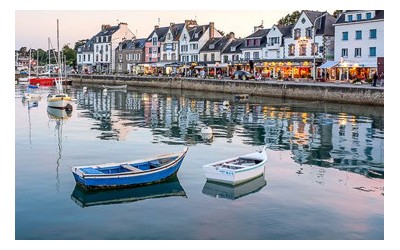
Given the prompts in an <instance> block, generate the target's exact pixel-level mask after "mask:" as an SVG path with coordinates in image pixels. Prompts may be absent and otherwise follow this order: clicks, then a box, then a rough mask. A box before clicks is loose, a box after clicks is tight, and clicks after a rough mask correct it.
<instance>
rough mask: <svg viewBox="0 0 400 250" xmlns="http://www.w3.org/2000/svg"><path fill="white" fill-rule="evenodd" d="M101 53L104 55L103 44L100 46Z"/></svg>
mask: <svg viewBox="0 0 400 250" xmlns="http://www.w3.org/2000/svg"><path fill="white" fill-rule="evenodd" d="M100 53H101V54H103V44H102V45H100Z"/></svg>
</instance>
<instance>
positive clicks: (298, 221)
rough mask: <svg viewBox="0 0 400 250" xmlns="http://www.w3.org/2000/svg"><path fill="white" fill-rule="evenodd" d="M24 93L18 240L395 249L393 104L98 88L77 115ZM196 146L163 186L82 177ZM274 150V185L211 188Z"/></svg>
mask: <svg viewBox="0 0 400 250" xmlns="http://www.w3.org/2000/svg"><path fill="white" fill-rule="evenodd" d="M25 91H26V86H23V85H16V87H15V239H16V240H37V239H40V240H213V239H217V240H383V239H384V115H383V114H384V112H383V107H373V106H357V105H345V104H329V103H323V102H306V101H295V100H281V99H274V98H267V97H254V96H248V98H247V96H237V97H236V96H232V95H229V94H217V93H205V92H204V93H202V92H194V91H182V90H163V89H160V90H155V89H145V88H136V87H135V88H128V89H127V90H111V89H109V90H108V91H105V90H104V89H103V88H102V87H101V86H93V85H88V87H87V89H83V88H82V87H81V86H68V87H67V89H66V92H67V93H69V94H70V95H71V96H72V97H73V98H74V99H76V100H75V101H74V104H73V111H72V112H71V113H69V112H65V111H62V112H61V111H54V110H48V108H47V102H46V96H47V95H48V94H49V93H52V92H54V91H55V90H54V89H52V88H42V89H41V90H40V91H41V93H42V98H41V99H40V100H24V99H23V98H22V97H23V93H24V92H25ZM224 101H226V102H225V103H224ZM227 102H229V105H223V104H226V103H227ZM204 126H210V127H211V128H212V131H213V133H212V135H204V134H201V129H202V127H204ZM185 146H188V147H189V151H188V153H187V155H186V158H185V159H184V161H183V163H182V166H181V168H180V169H179V171H178V173H177V176H176V177H174V178H171V179H168V180H167V181H165V182H162V183H159V184H154V185H148V186H141V187H133V188H127V189H118V190H102V191H87V190H85V189H83V188H81V187H79V186H76V183H75V180H74V178H73V175H72V173H71V170H70V167H71V166H79V165H89V164H101V163H106V162H122V161H129V160H134V159H141V158H146V157H149V156H154V155H159V154H164V153H169V152H178V151H180V150H182V149H183V148H184V147H185ZM263 146H267V154H268V162H267V164H266V166H265V170H264V175H263V176H261V177H258V178H256V179H254V180H252V181H250V182H247V183H244V184H242V185H238V186H229V185H223V184H219V183H215V182H209V181H206V179H205V177H204V174H203V172H202V168H201V166H202V165H204V164H207V163H210V162H215V161H218V160H223V159H226V158H230V157H234V156H237V155H242V154H246V153H251V152H254V151H255V150H258V149H261V148H262V147H263Z"/></svg>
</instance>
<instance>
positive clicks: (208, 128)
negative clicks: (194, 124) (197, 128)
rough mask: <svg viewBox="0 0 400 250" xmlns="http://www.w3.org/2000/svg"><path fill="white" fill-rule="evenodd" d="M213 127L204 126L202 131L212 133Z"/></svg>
mask: <svg viewBox="0 0 400 250" xmlns="http://www.w3.org/2000/svg"><path fill="white" fill-rule="evenodd" d="M212 132H213V131H212V128H211V127H210V126H206V127H202V128H201V133H202V134H212Z"/></svg>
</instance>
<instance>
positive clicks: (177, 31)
mask: <svg viewBox="0 0 400 250" xmlns="http://www.w3.org/2000/svg"><path fill="white" fill-rule="evenodd" d="M184 27H185V23H176V24H173V25H172V26H171V33H172V36H173V37H174V41H177V40H179V37H180V35H181V33H182V30H183V28H184Z"/></svg>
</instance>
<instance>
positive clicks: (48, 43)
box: [47, 37, 51, 77]
mask: <svg viewBox="0 0 400 250" xmlns="http://www.w3.org/2000/svg"><path fill="white" fill-rule="evenodd" d="M47 48H48V51H49V64H48V65H47V72H48V74H49V77H50V64H51V61H50V37H48V38H47Z"/></svg>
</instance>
